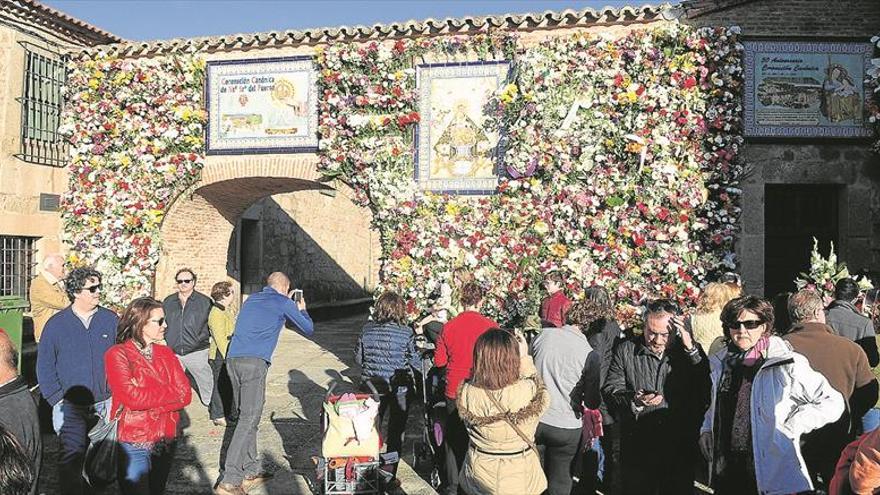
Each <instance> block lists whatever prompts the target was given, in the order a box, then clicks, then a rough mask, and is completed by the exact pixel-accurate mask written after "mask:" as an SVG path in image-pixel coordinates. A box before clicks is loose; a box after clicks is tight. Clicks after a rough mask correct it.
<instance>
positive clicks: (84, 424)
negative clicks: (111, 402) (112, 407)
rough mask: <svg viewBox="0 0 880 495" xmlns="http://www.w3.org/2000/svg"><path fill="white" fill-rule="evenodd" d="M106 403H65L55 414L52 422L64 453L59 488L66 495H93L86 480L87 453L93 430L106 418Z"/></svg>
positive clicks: (61, 457) (59, 405)
mask: <svg viewBox="0 0 880 495" xmlns="http://www.w3.org/2000/svg"><path fill="white" fill-rule="evenodd" d="M105 404H106V403H98V404H95V405H79V404H73V403H71V402H70V401H68V400H63V401H62V402H59V403H58V404H56V405H55V406H54V408H53V411H52V416H53V417H52V422H53V426H54V427H55V430H56V433H57V434H58V439H59V440H60V441H61V452H60V454H59V457H58V478H59V479H58V485H59V487H60V490H59V491H60V493H61V494H62V495H81V494H83V493H89V491H88V490H87V489H86V488H87V487H86V483H85V480H84V479H83V476H82V470H83V463H84V462H85V455H86V449H87V448H88V446H89V430H90V429H91V428H92V427H93V426H95V424H97V422H98V417H99V415H102V414H104V412H105V411H104V407H105Z"/></svg>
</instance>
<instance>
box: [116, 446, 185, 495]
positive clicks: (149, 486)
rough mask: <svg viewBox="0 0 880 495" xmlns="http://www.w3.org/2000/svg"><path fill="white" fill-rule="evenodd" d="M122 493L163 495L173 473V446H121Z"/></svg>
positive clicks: (120, 475) (124, 494)
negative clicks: (169, 476) (170, 474)
mask: <svg viewBox="0 0 880 495" xmlns="http://www.w3.org/2000/svg"><path fill="white" fill-rule="evenodd" d="M119 448H120V452H119V454H120V456H121V458H120V459H119V491H120V492H121V493H122V495H162V494H163V493H165V484H166V483H167V482H168V474H169V473H170V472H171V461H172V460H173V459H174V444H173V443H172V444H166V445H160V446H157V447H155V448H150V447H144V446H140V445H137V444H133V443H126V442H121V443H120V444H119Z"/></svg>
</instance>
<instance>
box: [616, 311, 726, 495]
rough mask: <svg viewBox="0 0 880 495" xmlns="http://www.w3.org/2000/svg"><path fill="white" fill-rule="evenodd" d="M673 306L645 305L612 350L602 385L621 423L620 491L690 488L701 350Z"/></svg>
mask: <svg viewBox="0 0 880 495" xmlns="http://www.w3.org/2000/svg"><path fill="white" fill-rule="evenodd" d="M678 313H679V311H678V308H677V307H676V306H675V304H673V303H672V302H671V301H668V300H665V299H661V300H658V301H653V302H651V303H649V304H648V306H647V308H646V309H645V313H644V334H643V335H637V336H635V337H633V338H632V339H629V340H625V341H623V342H621V343H620V344H619V345H618V346H617V348H616V349H615V350H614V356H613V358H612V360H611V365H610V366H609V368H608V375H607V377H606V380H605V384H604V386H603V387H602V392H603V394H604V395H605V398H606V401H607V403H608V404H609V406H610V407H612V408H613V410H614V411H615V413H616V417H617V418H619V420H620V422H621V428H620V430H621V433H622V435H621V447H620V455H621V477H622V479H623V493H625V494H642V493H644V494H652V495H656V494H660V495H666V494H668V495H679V494H682V493H693V491H694V490H693V483H694V462H695V458H696V452H697V438H698V435H699V428H700V424H701V422H702V418H703V414H704V413H705V412H706V408H707V407H708V403H709V387H710V382H709V368H708V360H707V359H706V356H705V354H704V353H703V350H702V349H701V348H700V346H699V344H697V343H696V342H694V340H693V337H692V336H691V335H690V333H688V332H687V330H685V328H684V323H683V320H682V318H681V317H680V316H677V315H678Z"/></svg>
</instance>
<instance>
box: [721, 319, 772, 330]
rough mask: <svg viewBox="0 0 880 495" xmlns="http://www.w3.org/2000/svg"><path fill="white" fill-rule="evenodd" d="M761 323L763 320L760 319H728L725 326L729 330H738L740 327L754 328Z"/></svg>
mask: <svg viewBox="0 0 880 495" xmlns="http://www.w3.org/2000/svg"><path fill="white" fill-rule="evenodd" d="M763 324H764V321H762V320H743V321H729V322H727V328H729V329H731V330H739V329H740V328H745V329H746V330H754V329H756V328H758V327H760V326H761V325H763Z"/></svg>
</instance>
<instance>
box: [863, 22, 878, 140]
mask: <svg viewBox="0 0 880 495" xmlns="http://www.w3.org/2000/svg"><path fill="white" fill-rule="evenodd" d="M871 43H873V44H874V46H875V47H876V50H875V51H877V50H880V35H877V36H874V37H872V38H871ZM869 90H871V93H870V94H869V95H868V97H867V98H866V99H867V107H868V122H870V123H871V124H873V125H874V128H875V129H876V132H877V134H878V139H877V141H876V142H874V147H873V148H874V151H875V152H877V153H880V57H875V58H872V59H871V65H869V66H868V70H867V74H866V78H865V91H866V92H867V91H869Z"/></svg>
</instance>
